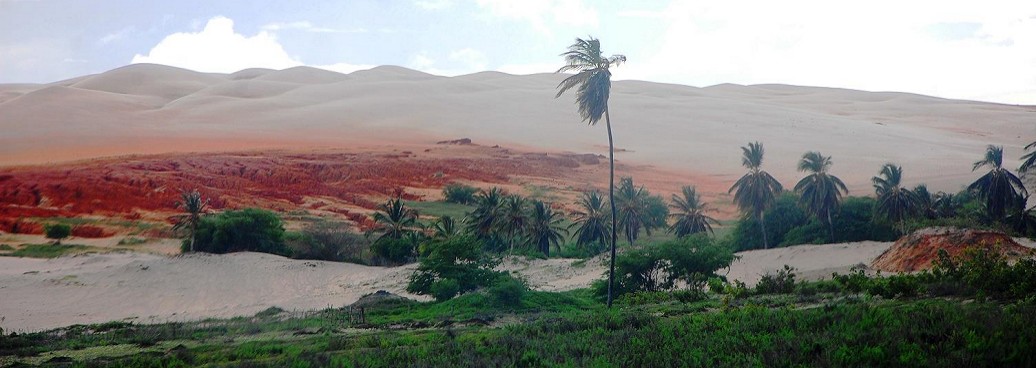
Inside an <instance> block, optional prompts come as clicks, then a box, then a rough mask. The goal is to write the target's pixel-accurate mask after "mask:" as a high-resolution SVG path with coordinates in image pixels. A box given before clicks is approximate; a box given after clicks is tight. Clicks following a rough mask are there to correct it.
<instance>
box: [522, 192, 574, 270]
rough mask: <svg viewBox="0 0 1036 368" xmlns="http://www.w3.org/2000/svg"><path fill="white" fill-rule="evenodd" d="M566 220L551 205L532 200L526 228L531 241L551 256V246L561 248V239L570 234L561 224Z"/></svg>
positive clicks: (546, 254) (544, 253)
mask: <svg viewBox="0 0 1036 368" xmlns="http://www.w3.org/2000/svg"><path fill="white" fill-rule="evenodd" d="M564 220H565V219H564V217H563V216H562V215H561V212H555V211H554V210H553V209H551V208H550V205H548V204H546V203H543V202H540V201H535V200H534V201H532V208H531V210H530V211H529V222H528V224H527V226H526V228H525V232H526V234H525V235H526V237H527V238H528V240H529V243H531V245H532V246H534V247H535V248H536V249H538V250H539V251H541V252H543V255H545V256H548V257H550V246H551V245H553V246H556V247H559V249H560V246H559V245H560V244H561V241H562V240H563V239H564V238H565V236H566V235H568V230H567V229H565V227H563V226H562V225H561V223H562V222H563V221H564Z"/></svg>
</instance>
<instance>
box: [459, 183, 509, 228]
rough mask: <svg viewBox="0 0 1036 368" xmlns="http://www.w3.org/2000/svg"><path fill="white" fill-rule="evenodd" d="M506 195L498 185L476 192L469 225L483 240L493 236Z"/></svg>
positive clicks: (469, 216)
mask: <svg viewBox="0 0 1036 368" xmlns="http://www.w3.org/2000/svg"><path fill="white" fill-rule="evenodd" d="M505 196H506V195H505V194H504V191H503V190H501V189H500V188H497V187H492V188H490V189H489V191H479V192H478V194H475V210H474V211H472V212H471V214H470V215H468V226H467V227H468V231H469V232H470V233H471V234H474V235H475V237H477V238H479V239H482V240H485V239H488V238H490V237H492V235H493V232H494V231H495V227H496V224H497V221H498V220H499V218H500V205H501V204H502V203H503V202H504V197H505Z"/></svg>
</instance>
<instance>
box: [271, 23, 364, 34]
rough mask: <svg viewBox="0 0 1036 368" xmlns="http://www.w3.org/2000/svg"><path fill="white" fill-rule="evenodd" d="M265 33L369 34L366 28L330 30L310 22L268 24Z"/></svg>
mask: <svg viewBox="0 0 1036 368" xmlns="http://www.w3.org/2000/svg"><path fill="white" fill-rule="evenodd" d="M262 29H263V30H264V31H270V32H276V31H282V30H297V31H303V32H313V33H367V29H366V28H354V29H340V28H328V27H317V26H315V25H313V23H310V22H309V21H299V22H286V23H285V22H278V23H270V24H266V25H264V26H263V27H262Z"/></svg>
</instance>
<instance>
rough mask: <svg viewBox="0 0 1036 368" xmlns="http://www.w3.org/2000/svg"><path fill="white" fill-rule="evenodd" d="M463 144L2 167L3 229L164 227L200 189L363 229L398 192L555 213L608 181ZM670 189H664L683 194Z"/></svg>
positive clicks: (596, 162)
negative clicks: (532, 188) (552, 195)
mask: <svg viewBox="0 0 1036 368" xmlns="http://www.w3.org/2000/svg"><path fill="white" fill-rule="evenodd" d="M457 143H458V142H443V143H441V144H438V145H426V146H417V147H405V148H404V147H396V148H395V149H392V148H385V149H382V150H374V151H371V150H367V151H363V152H361V151H356V152H348V151H341V150H336V151H318V152H304V153H299V152H289V151H273V152H257V151H253V152H234V153H177V154H163V155H149V156H123V157H115V158H106V159H96V160H89V161H80V162H70V163H62V164H55V165H44V166H26V167H12V168H0V231H4V232H17V233H36V234H38V233H40V232H41V231H42V227H41V226H40V225H39V224H37V223H33V222H32V221H31V220H28V219H29V218H47V217H91V218H107V219H126V220H140V219H143V220H145V221H152V222H165V221H167V219H168V217H169V216H171V215H173V214H175V213H176V212H177V210H176V208H175V206H174V204H175V203H176V201H177V199H178V197H179V193H180V190H181V189H195V188H196V189H198V190H199V191H200V192H201V193H202V195H203V196H204V197H206V198H210V199H211V201H212V202H211V203H210V207H211V208H213V209H221V208H241V207H250V206H254V207H261V208H267V209H272V210H277V211H281V212H291V211H305V212H309V213H319V214H326V215H336V216H340V217H344V218H345V219H348V220H350V221H351V222H353V223H355V224H357V225H358V226H359V227H361V228H362V227H365V225H369V223H368V222H369V220H368V216H367V213H369V211H370V210H371V209H373V208H375V207H376V206H377V204H378V203H379V202H381V201H383V200H384V199H385V198H387V197H389V196H392V195H394V193H396V192H397V191H401V192H402V193H403V196H404V198H406V199H411V200H436V199H438V196H439V195H440V194H439V192H440V190H441V188H442V187H443V186H445V185H446V184H448V183H450V182H462V183H467V184H471V185H476V186H482V187H486V186H489V185H500V186H503V187H505V188H507V189H510V190H512V191H522V188H523V186H525V185H537V186H540V187H548V188H550V189H551V192H557V194H559V200H558V201H557V202H559V203H555V205H556V206H566V205H569V204H567V203H560V202H562V201H561V199H564V201H565V202H568V201H569V199H570V198H574V196H575V194H576V193H577V192H578V191H582V190H585V189H588V188H590V187H592V186H593V185H592V184H594V183H597V184H598V185H600V184H603V183H604V180H606V179H607V174H606V173H607V160H602V159H601V158H600V157H599V156H596V155H589V154H573V153H551V154H546V153H523V152H514V151H512V150H508V149H505V148H499V147H483V146H478V145H473V144H470V142H464V143H463V144H459V145H458V144H457ZM619 168H620V169H626V170H627V171H637V169H636V168H630V167H626V166H623V165H620V167H619ZM639 172H644V173H648V169H641V170H640V171H639ZM635 177H638V178H639V177H644V178H645V179H647V180H646V181H645V183H649V184H648V185H649V187H651V186H653V185H654V186H656V187H657V185H658V183H660V182H666V180H669V179H666V180H659V179H657V178H658V177H665V175H657V174H656V175H654V176H652V175H640V174H635ZM652 177H655V179H651V178H652ZM669 186H673V185H664V188H663V190H667V191H669V192H673V191H675V188H669ZM598 187H600V186H598ZM652 189H654V188H652ZM566 192H567V193H566ZM660 193H664V192H660ZM572 202H574V200H573V201H572ZM73 231H74V232H75V234H74V235H75V236H82V237H100V236H110V235H112V234H111V233H112V230H111V229H105V228H100V227H97V226H85V225H81V226H77V227H75V228H74V230H73Z"/></svg>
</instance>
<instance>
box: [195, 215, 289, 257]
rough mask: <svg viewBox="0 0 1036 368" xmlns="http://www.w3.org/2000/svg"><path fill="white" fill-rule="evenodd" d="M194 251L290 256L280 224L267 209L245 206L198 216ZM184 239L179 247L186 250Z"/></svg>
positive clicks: (277, 218)
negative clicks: (240, 208)
mask: <svg viewBox="0 0 1036 368" xmlns="http://www.w3.org/2000/svg"><path fill="white" fill-rule="evenodd" d="M196 234H197V235H196V237H197V240H196V241H195V244H194V249H195V251H199V252H208V253H231V252H262V253H270V254H277V255H282V256H289V255H291V251H290V250H289V249H288V247H287V246H286V245H285V244H284V226H283V225H282V224H281V219H280V218H279V217H277V215H276V214H274V213H273V212H270V211H266V210H261V209H257V208H246V209H243V210H237V211H226V212H222V213H220V214H218V215H215V216H207V217H204V218H202V220H201V222H200V223H199V224H198V229H197V233H196ZM188 247H189V244H188V241H186V240H185V241H184V243H183V245H182V247H181V249H182V250H183V251H185V252H186V251H187V248H188Z"/></svg>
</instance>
